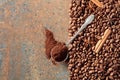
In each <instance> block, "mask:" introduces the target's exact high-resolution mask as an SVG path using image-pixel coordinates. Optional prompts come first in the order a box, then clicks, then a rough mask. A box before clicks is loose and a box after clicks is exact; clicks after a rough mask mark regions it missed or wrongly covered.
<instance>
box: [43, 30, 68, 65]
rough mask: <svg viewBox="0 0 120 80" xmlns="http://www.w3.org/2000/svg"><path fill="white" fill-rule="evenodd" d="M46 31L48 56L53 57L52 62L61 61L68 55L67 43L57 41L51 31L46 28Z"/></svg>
mask: <svg viewBox="0 0 120 80" xmlns="http://www.w3.org/2000/svg"><path fill="white" fill-rule="evenodd" d="M45 32H46V41H45V48H46V56H47V58H48V59H50V58H52V62H53V63H55V62H54V61H56V62H61V61H63V60H64V59H65V58H66V57H67V52H68V48H67V47H66V45H65V43H62V42H59V41H56V40H55V38H54V35H53V33H52V32H51V31H49V30H48V29H46V28H45Z"/></svg>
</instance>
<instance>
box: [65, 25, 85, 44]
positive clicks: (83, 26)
mask: <svg viewBox="0 0 120 80" xmlns="http://www.w3.org/2000/svg"><path fill="white" fill-rule="evenodd" d="M86 26H87V25H86V24H83V25H82V26H81V28H80V29H79V31H78V32H77V33H75V35H74V36H73V37H72V38H71V39H70V40H69V41H68V42H67V43H66V46H68V45H69V44H70V43H71V42H72V41H73V40H74V39H75V38H76V37H77V36H78V34H79V33H80V32H81V31H82V30H83V29H84V28H85V27H86Z"/></svg>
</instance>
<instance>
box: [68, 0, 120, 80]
mask: <svg viewBox="0 0 120 80" xmlns="http://www.w3.org/2000/svg"><path fill="white" fill-rule="evenodd" d="M99 1H101V2H102V3H103V4H104V7H103V8H99V7H97V6H96V5H95V4H93V3H92V2H91V1H90V0H71V6H70V11H69V12H70V18H71V21H70V27H69V29H68V30H69V36H70V37H72V36H73V35H74V34H75V32H77V30H78V28H80V26H81V25H82V24H83V23H84V21H85V19H86V17H87V16H89V15H90V14H94V15H95V20H94V21H93V22H92V24H90V25H89V26H88V27H87V28H86V29H85V30H84V31H82V32H81V33H80V34H79V35H78V37H77V38H76V39H75V40H74V41H73V43H71V44H70V45H69V46H70V47H69V55H70V56H69V58H70V60H69V66H68V69H69V71H70V80H119V79H120V20H119V19H120V16H119V15H120V3H119V1H118V0H99ZM108 28H109V29H111V34H110V36H109V37H108V38H107V40H106V41H105V43H104V44H103V46H102V49H101V50H100V51H99V53H95V52H94V48H95V45H96V43H97V42H98V40H99V39H100V38H101V36H103V34H104V32H105V30H106V29H108Z"/></svg>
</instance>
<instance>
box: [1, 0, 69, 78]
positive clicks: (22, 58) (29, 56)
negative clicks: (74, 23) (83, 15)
mask: <svg viewBox="0 0 120 80" xmlns="http://www.w3.org/2000/svg"><path fill="white" fill-rule="evenodd" d="M69 3H70V1H69V0H0V80H68V78H69V73H68V71H67V67H66V66H65V65H61V64H60V65H57V66H53V65H52V63H51V62H50V61H49V60H47V59H46V57H45V48H44V41H45V36H44V29H43V27H48V28H49V29H50V30H52V31H53V32H54V34H55V38H56V39H57V40H59V41H64V42H66V41H67V28H68V26H69V25H68V21H69V16H68V8H69V6H68V4H69Z"/></svg>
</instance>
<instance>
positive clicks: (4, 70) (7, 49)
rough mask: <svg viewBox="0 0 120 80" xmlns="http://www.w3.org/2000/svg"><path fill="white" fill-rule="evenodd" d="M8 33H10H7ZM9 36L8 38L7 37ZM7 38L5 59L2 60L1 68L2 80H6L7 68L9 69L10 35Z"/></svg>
mask: <svg viewBox="0 0 120 80" xmlns="http://www.w3.org/2000/svg"><path fill="white" fill-rule="evenodd" d="M9 32H10V31H9ZM8 36H9V37H8ZM8 36H6V37H8V38H7V42H6V43H7V48H6V55H5V58H4V59H3V61H4V62H3V64H4V66H3V68H2V73H3V75H4V76H3V79H2V80H8V74H9V68H10V39H11V38H10V35H8Z"/></svg>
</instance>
